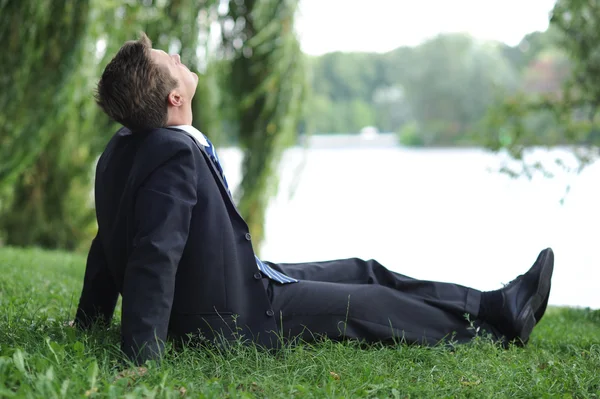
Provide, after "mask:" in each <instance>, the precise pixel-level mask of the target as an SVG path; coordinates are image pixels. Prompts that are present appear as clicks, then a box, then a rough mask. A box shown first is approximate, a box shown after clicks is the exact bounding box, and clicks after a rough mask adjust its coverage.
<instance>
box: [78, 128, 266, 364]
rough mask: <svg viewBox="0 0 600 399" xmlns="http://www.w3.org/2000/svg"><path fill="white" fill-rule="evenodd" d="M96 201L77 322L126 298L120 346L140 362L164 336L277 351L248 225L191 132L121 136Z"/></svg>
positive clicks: (100, 174) (105, 158) (102, 314)
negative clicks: (244, 342) (239, 342)
mask: <svg viewBox="0 0 600 399" xmlns="http://www.w3.org/2000/svg"><path fill="white" fill-rule="evenodd" d="M95 200H96V216H97V220H98V234H97V236H96V237H95V239H94V240H93V242H92V244H91V248H90V252H89V255H88V258H87V265H86V271H85V278H84V283H83V290H82V293H81V298H80V302H79V306H78V309H77V315H76V318H75V320H76V325H78V326H80V327H82V328H89V327H90V326H92V325H93V324H94V322H96V321H101V322H104V323H106V322H110V320H111V318H112V315H113V312H114V309H115V305H116V302H117V298H118V295H119V294H121V295H122V298H123V303H122V319H121V336H122V349H123V351H124V352H125V353H126V354H127V355H128V356H129V357H130V358H132V359H133V360H135V361H136V362H138V363H140V362H143V361H145V360H146V359H149V358H154V357H156V356H157V355H158V354H160V352H161V351H162V348H163V342H164V341H165V340H166V338H167V335H168V334H169V335H173V336H176V337H183V336H186V335H188V334H194V336H196V337H199V338H202V337H204V338H207V339H212V338H215V336H216V334H215V333H218V334H223V335H224V336H225V338H227V339H234V338H237V337H240V336H242V337H243V338H244V339H250V340H252V341H254V342H256V343H258V344H259V345H263V346H266V347H272V346H273V345H272V344H271V342H272V340H271V334H270V332H273V331H275V330H276V324H275V321H274V317H273V312H272V310H271V304H270V301H269V299H268V298H267V293H266V290H265V285H264V284H263V281H262V278H261V276H260V273H257V272H258V269H257V267H256V262H255V258H254V251H253V248H252V243H251V237H250V234H249V232H248V226H247V224H246V223H245V221H244V220H243V219H242V217H241V216H240V214H239V213H238V212H237V210H236V207H235V204H234V203H233V202H232V200H231V198H230V196H229V193H228V191H227V190H226V189H225V187H224V185H223V182H222V179H221V177H220V174H219V173H218V172H217V170H216V169H215V167H214V165H213V164H212V162H211V161H210V158H209V157H208V155H207V154H206V152H205V150H204V149H203V148H202V147H200V146H199V145H198V144H197V143H196V142H195V141H194V139H192V138H191V137H190V136H189V135H188V134H187V133H184V132H183V131H181V130H177V129H156V130H152V131H148V132H140V133H135V134H132V133H131V132H130V131H129V130H127V129H125V128H123V129H121V130H119V131H118V132H117V133H116V134H115V135H114V136H113V138H112V139H111V140H110V142H109V143H108V145H107V147H106V149H105V151H104V153H103V154H102V156H101V157H100V160H99V162H98V165H97V169H96V182H95ZM232 316H234V317H232ZM234 319H235V321H234ZM219 336H221V335H219Z"/></svg>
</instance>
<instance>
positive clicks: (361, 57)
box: [305, 34, 524, 145]
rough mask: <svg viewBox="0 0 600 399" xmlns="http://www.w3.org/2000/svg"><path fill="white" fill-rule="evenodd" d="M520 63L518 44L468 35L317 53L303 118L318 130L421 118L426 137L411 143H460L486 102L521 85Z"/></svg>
mask: <svg viewBox="0 0 600 399" xmlns="http://www.w3.org/2000/svg"><path fill="white" fill-rule="evenodd" d="M510 49H512V48H510ZM508 55H511V56H512V57H513V59H514V60H512V61H511V59H509V57H508ZM519 55H520V56H521V57H519ZM523 62H524V60H523V52H521V51H520V50H516V52H515V53H511V52H510V51H509V50H507V48H505V47H503V46H502V45H500V44H498V43H488V42H482V41H477V40H475V39H473V38H472V37H470V36H468V35H464V34H443V35H439V36H437V37H435V38H433V39H431V40H428V41H426V42H424V43H422V44H420V45H418V46H415V47H400V48H398V49H396V50H394V51H391V52H389V53H385V54H370V53H364V54H362V53H360V54H357V53H347V54H343V53H331V54H325V55H323V56H321V57H314V58H312V59H311V65H312V67H313V69H314V71H313V81H312V86H313V90H314V92H315V96H314V99H313V100H312V101H311V104H310V105H309V107H310V108H309V109H310V112H308V113H307V116H306V119H307V120H306V121H305V123H306V124H312V125H314V127H315V130H316V131H317V132H321V133H348V132H359V131H360V130H361V129H362V128H363V127H365V126H369V125H374V126H376V127H378V129H379V130H380V131H394V132H398V131H401V130H403V129H404V128H405V127H407V128H409V129H410V128H411V126H414V125H415V124H416V125H418V127H419V131H418V132H416V134H418V135H419V136H421V137H419V138H418V139H417V140H413V139H411V140H410V142H415V143H422V145H455V144H462V142H463V141H465V140H464V136H465V133H467V132H469V131H470V130H472V129H475V128H476V127H477V125H478V123H479V122H480V120H481V119H482V117H483V115H484V114H485V112H486V110H487V108H488V107H490V106H491V105H492V104H493V103H494V102H495V101H496V99H497V98H498V97H499V96H502V95H505V94H507V93H512V92H514V91H515V90H516V88H517V86H518V84H519V80H520V79H519V78H520V71H519V65H518V64H519V63H523Z"/></svg>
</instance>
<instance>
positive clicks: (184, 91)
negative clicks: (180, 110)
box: [151, 49, 198, 101]
mask: <svg viewBox="0 0 600 399" xmlns="http://www.w3.org/2000/svg"><path fill="white" fill-rule="evenodd" d="M151 57H152V60H153V61H154V62H156V63H157V64H159V65H161V66H162V67H164V68H167V70H168V71H169V72H170V74H171V76H172V77H174V78H175V79H176V80H177V82H178V88H177V90H178V91H179V92H180V94H181V95H182V96H183V97H184V98H185V99H186V100H188V101H191V100H192V98H193V97H194V94H195V93H196V87H197V86H198V75H196V74H195V73H193V72H192V71H190V70H189V69H188V68H187V67H186V66H185V65H184V64H182V63H181V58H180V57H179V54H173V55H169V54H167V53H165V52H164V51H162V50H156V49H152V51H151Z"/></svg>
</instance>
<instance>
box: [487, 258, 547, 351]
mask: <svg viewBox="0 0 600 399" xmlns="http://www.w3.org/2000/svg"><path fill="white" fill-rule="evenodd" d="M553 270H554V253H553V252H552V249H550V248H547V249H544V250H543V251H542V252H540V254H539V256H538V258H537V260H536V261H535V263H534V264H533V266H532V267H531V269H529V271H527V273H525V274H523V275H521V276H519V277H517V278H516V279H515V280H513V281H511V282H510V283H509V284H508V285H506V286H505V287H504V288H502V289H501V290H500V292H501V293H502V301H503V306H502V308H503V309H504V311H506V312H507V313H508V314H507V315H506V316H507V317H506V319H508V320H511V321H512V325H507V326H498V328H499V329H500V330H501V331H502V332H503V333H504V334H506V338H507V339H508V340H509V341H512V340H516V341H517V343H519V341H520V343H522V344H525V343H527V341H529V336H530V335H531V331H533V327H535V325H536V324H537V323H538V322H539V321H540V319H541V318H542V316H543V315H544V312H545V311H546V307H547V305H548V297H549V295H550V282H551V279H552V272H553Z"/></svg>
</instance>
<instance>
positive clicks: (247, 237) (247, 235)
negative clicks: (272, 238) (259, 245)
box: [246, 233, 252, 241]
mask: <svg viewBox="0 0 600 399" xmlns="http://www.w3.org/2000/svg"><path fill="white" fill-rule="evenodd" d="M251 239H252V236H251V235H250V233H246V240H248V241H250V240H251Z"/></svg>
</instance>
